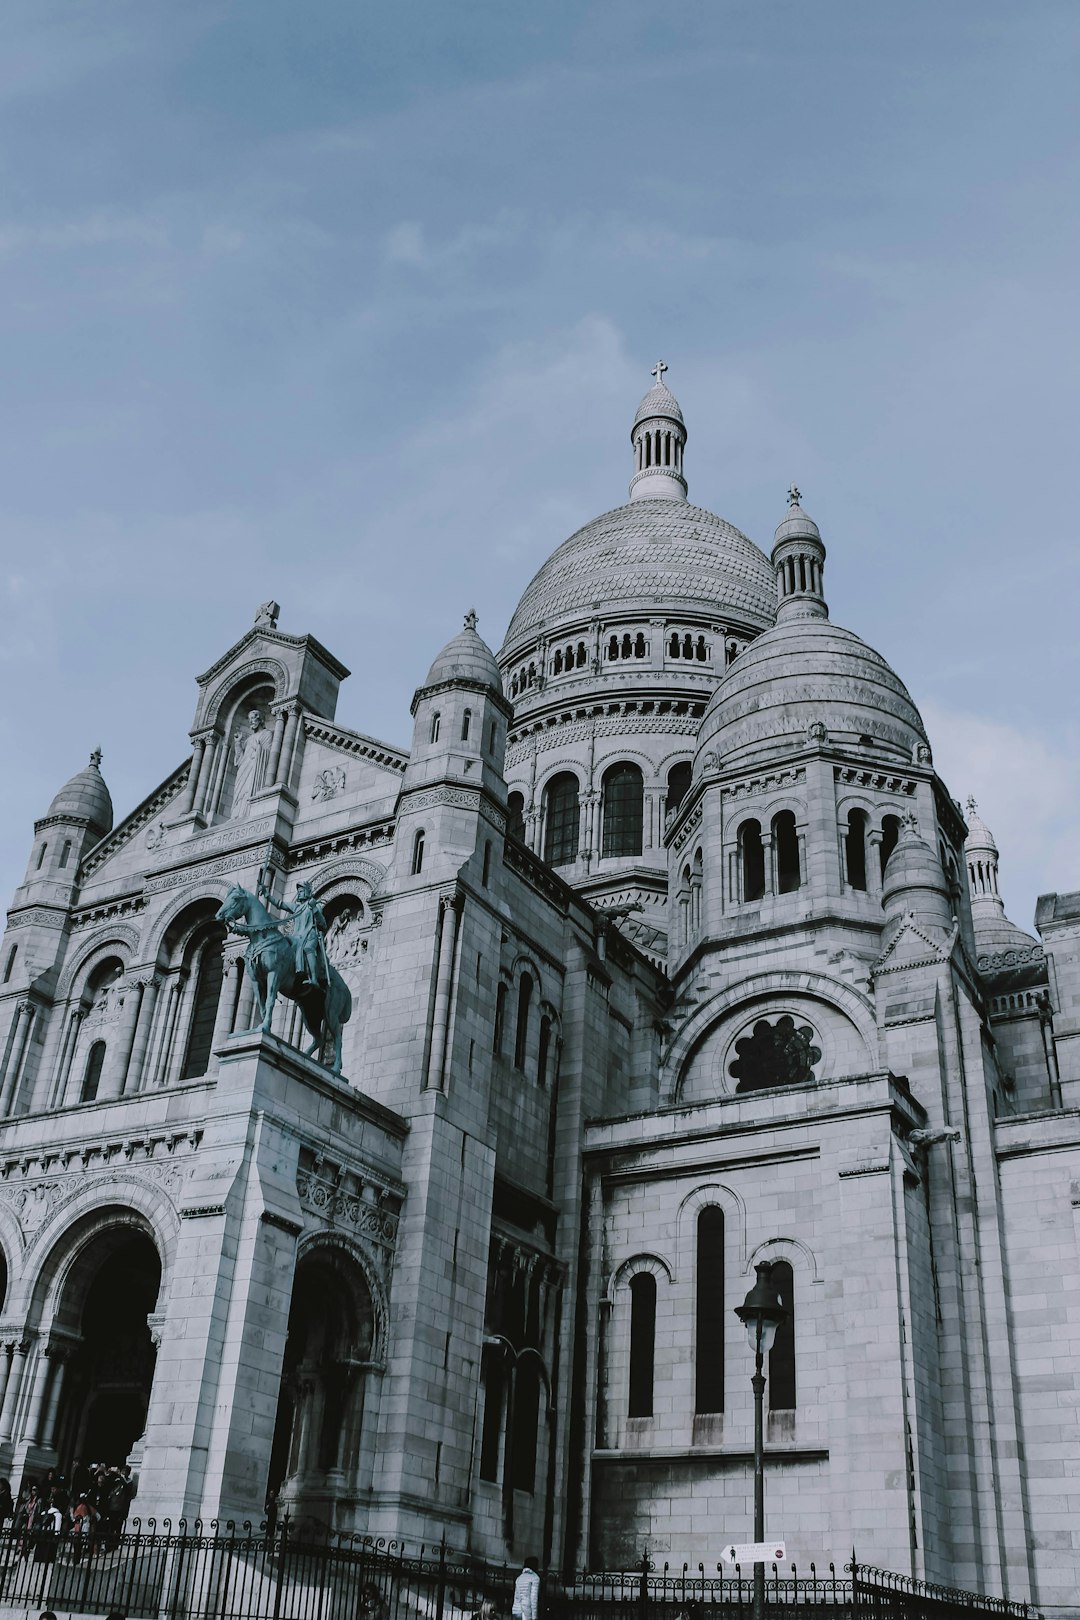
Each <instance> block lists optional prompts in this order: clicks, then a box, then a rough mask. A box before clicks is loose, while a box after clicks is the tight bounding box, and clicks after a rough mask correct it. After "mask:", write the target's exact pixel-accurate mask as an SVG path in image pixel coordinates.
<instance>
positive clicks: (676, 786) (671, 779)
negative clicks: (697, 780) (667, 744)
mask: <svg viewBox="0 0 1080 1620" xmlns="http://www.w3.org/2000/svg"><path fill="white" fill-rule="evenodd" d="M693 769H694V767H693V766H692V765H691V763H690V761H689V760H688V759H681V760H680V761H679V763H678V764H677V765H673V766H672V767H671V769H670V771H668V777H667V807H668V809H669V810H676V809H677V808H678V806H679V805H680V804H681V803H682V797H683V794H684V793H685V792H686V790H687V788H688V787H689V786H690V777H691V775H692V774H693Z"/></svg>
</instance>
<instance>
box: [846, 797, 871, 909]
mask: <svg viewBox="0 0 1080 1620" xmlns="http://www.w3.org/2000/svg"><path fill="white" fill-rule="evenodd" d="M866 820H867V817H866V811H865V810H853V811H852V812H851V814H850V815H849V816H848V818H847V832H846V833H845V835H844V857H845V860H846V862H847V880H848V882H849V883H850V884H851V887H852V888H853V889H865V888H866Z"/></svg>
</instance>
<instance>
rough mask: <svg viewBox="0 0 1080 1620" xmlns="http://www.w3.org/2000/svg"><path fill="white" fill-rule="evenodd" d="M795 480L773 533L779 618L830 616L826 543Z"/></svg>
mask: <svg viewBox="0 0 1080 1620" xmlns="http://www.w3.org/2000/svg"><path fill="white" fill-rule="evenodd" d="M801 500H802V496H801V495H800V494H799V491H798V489H797V488H796V487H795V485H794V484H792V485H791V487H790V488H789V489H788V512H787V517H786V518H784V520H783V522H782V523H780V524H778V525H777V529H776V534H775V536H774V537H773V548H772V565H773V568H774V569H775V571H776V599H777V609H776V619H777V623H780V622H781V621H782V620H784V619H827V618H828V617H829V609H828V605H827V603H826V601H825V594H824V584H823V581H824V574H825V546H824V543H823V541H822V538H821V534H820V532H819V530H818V526H817V524H816V523H815V522H814V520H813V518H811V517H808V516H807V514H806V513H805V512H804V511H803V509H802V507H801V506H800V504H799V502H800V501H801Z"/></svg>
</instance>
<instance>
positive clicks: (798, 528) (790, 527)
mask: <svg viewBox="0 0 1080 1620" xmlns="http://www.w3.org/2000/svg"><path fill="white" fill-rule="evenodd" d="M788 496H789V503H788V509H787V516H786V517H784V518H783V519H782V521H781V522H780V523H778V524H777V525H776V533H775V534H774V535H773V545H774V546H779V545H782V544H783V543H784V541H785V540H820V539H821V530H820V529H819V528H818V526H817V524H816V523H815V522H814V520H813V518H812V517H810V515H809V514H808V513H807V512H804V511H803V509H802V507H801V506H800V505H799V499H800V496H799V492H798V490H797V489H796V488H795V485H794V484H792V486H791V489H790V490H789V492H788Z"/></svg>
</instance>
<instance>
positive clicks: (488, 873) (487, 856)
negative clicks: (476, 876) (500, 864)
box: [480, 838, 491, 889]
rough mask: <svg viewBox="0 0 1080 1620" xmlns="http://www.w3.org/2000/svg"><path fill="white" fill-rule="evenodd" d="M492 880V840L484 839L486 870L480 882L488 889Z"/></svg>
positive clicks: (482, 873) (481, 875)
mask: <svg viewBox="0 0 1080 1620" xmlns="http://www.w3.org/2000/svg"><path fill="white" fill-rule="evenodd" d="M490 880H491V839H490V838H485V839H484V869H483V871H482V872H481V874H480V882H481V883H482V884H483V886H484V888H485V889H486V888H487V886H488V883H489V882H490Z"/></svg>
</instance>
